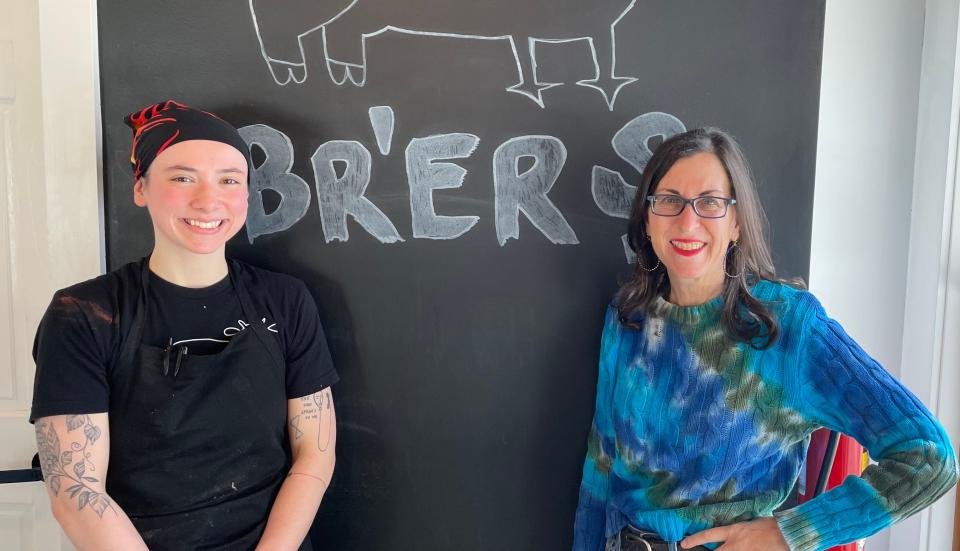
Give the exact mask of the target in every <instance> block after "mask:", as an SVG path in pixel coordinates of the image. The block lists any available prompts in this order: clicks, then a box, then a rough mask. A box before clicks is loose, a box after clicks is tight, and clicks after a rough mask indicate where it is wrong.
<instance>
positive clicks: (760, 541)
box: [680, 517, 790, 551]
mask: <svg viewBox="0 0 960 551" xmlns="http://www.w3.org/2000/svg"><path fill="white" fill-rule="evenodd" d="M720 542H723V545H721V546H720V547H718V548H717V549H716V550H715V551H790V546H788V545H787V540H785V539H783V534H782V533H781V532H780V526H779V525H778V524H777V521H776V520H775V519H774V518H773V517H763V518H758V519H754V520H751V521H749V522H738V523H736V524H731V525H729V526H717V527H716V528H710V529H708V530H704V531H702V532H697V533H696V534H692V535H690V536H687V537H685V538H683V541H681V542H680V547H682V548H684V549H689V548H691V547H696V546H698V545H703V544H705V543H720Z"/></svg>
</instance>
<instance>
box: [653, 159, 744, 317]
mask: <svg viewBox="0 0 960 551" xmlns="http://www.w3.org/2000/svg"><path fill="white" fill-rule="evenodd" d="M659 194H672V195H679V196H681V197H684V198H686V199H693V198H696V197H700V196H704V195H710V196H714V197H727V198H730V197H732V195H731V186H730V180H729V178H728V177H727V172H726V170H725V169H724V167H723V164H722V163H721V162H720V159H718V158H717V156H716V155H714V154H713V153H697V154H695V155H691V156H689V157H684V158H682V159H680V160H678V161H677V162H676V163H674V165H673V166H672V167H671V168H670V170H668V171H667V173H666V174H665V175H664V176H663V178H662V179H661V180H660V182H659V184H658V185H657V187H656V189H655V190H653V191H652V192H651V193H650V195H659ZM646 222H647V233H648V235H649V236H650V242H651V244H652V245H653V250H654V252H655V253H656V254H657V257H659V259H660V262H661V263H663V265H664V267H666V270H667V276H668V277H669V278H670V300H671V302H675V303H678V304H685V305H691V304H702V303H704V302H707V301H708V300H710V299H711V298H713V297H715V296H717V295H719V294H720V292H721V290H722V288H723V281H724V277H725V275H724V273H723V259H724V255H725V254H726V252H727V247H728V246H729V244H730V242H731V241H736V240H737V239H739V237H740V228H739V226H738V225H737V213H736V207H735V206H730V207H729V208H728V210H727V215H726V216H724V217H723V218H701V217H699V216H697V214H696V213H695V212H694V211H693V207H692V206H691V205H689V204H688V205H686V206H685V208H684V209H683V211H682V212H681V213H680V214H679V215H678V216H658V215H656V214H653V212H652V211H651V210H650V209H649V208H648V209H647V212H646Z"/></svg>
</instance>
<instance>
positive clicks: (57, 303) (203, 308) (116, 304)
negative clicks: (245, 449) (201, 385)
mask: <svg viewBox="0 0 960 551" xmlns="http://www.w3.org/2000/svg"><path fill="white" fill-rule="evenodd" d="M145 261H146V260H143V261H141V262H145ZM233 266H236V267H237V269H236V271H235V273H234V277H235V278H236V279H237V282H238V284H240V285H242V286H243V288H244V289H246V291H247V293H248V294H250V298H251V301H252V303H253V307H254V309H255V310H256V313H255V314H254V315H256V316H257V317H259V319H258V320H247V319H244V316H243V313H242V309H241V307H240V301H239V298H238V296H237V294H236V292H235V290H234V289H233V285H232V283H231V280H230V277H229V276H228V277H226V278H224V279H223V280H222V281H219V282H217V283H215V284H213V285H211V286H209V287H205V288H202V289H189V288H185V287H180V286H178V285H174V284H172V283H170V282H167V281H164V280H162V279H161V278H159V277H157V276H155V275H153V274H152V273H150V275H149V276H148V277H150V282H149V286H148V293H147V315H146V317H145V327H144V332H143V340H142V344H148V345H154V346H161V347H162V346H166V345H167V344H169V343H170V339H173V343H174V344H177V345H178V346H186V347H188V350H189V352H188V353H189V354H191V355H193V354H212V353H216V352H219V351H220V350H222V349H223V348H224V347H225V346H226V344H227V343H228V342H229V340H230V338H231V337H232V336H233V335H235V334H236V333H238V332H240V331H241V330H242V329H243V327H245V326H246V325H251V324H252V323H254V322H262V323H265V324H266V325H267V329H268V330H269V331H270V332H271V333H273V334H274V335H276V338H277V339H278V341H279V344H280V348H281V350H282V351H283V353H284V357H285V359H286V374H285V384H286V397H287V399H292V398H297V397H300V396H305V395H307V394H312V393H314V392H317V391H319V390H322V389H323V388H326V387H328V386H330V385H332V384H334V383H335V382H337V380H338V376H337V372H336V370H335V369H334V367H333V361H332V360H331V358H330V350H329V348H328V346H327V341H326V338H325V336H324V333H323V327H322V326H321V324H320V318H319V316H318V314H317V307H316V304H315V303H314V301H313V297H312V296H310V293H309V292H308V291H307V288H306V286H305V285H304V284H303V282H301V281H300V280H298V279H296V278H293V277H291V276H287V275H284V274H279V273H275V272H271V271H268V270H263V269H260V268H256V267H253V266H250V265H248V264H244V263H240V262H237V263H234V264H233ZM140 274H141V263H140V262H133V263H130V264H127V265H125V266H123V267H121V268H119V269H117V270H115V271H113V272H110V273H108V274H105V275H102V276H100V277H97V278H95V279H91V280H89V281H85V282H83V283H78V284H76V285H73V286H71V287H68V288H66V289H62V290H60V291H57V292H56V294H54V296H53V300H52V301H51V303H50V306H49V307H48V308H47V311H46V313H45V314H44V316H43V319H42V320H41V322H40V327H39V329H38V330H37V335H36V339H35V340H34V346H33V357H34V360H35V361H36V364H37V373H36V378H35V380H34V390H33V408H32V410H31V412H30V421H31V422H32V421H34V420H36V419H38V418H40V417H46V416H50V415H74V414H83V413H99V412H104V411H109V403H110V382H111V377H112V375H113V372H114V368H115V367H116V362H117V361H118V360H119V357H120V352H121V350H122V349H123V344H124V342H125V340H126V339H127V337H128V336H129V333H130V329H131V325H132V323H133V316H134V312H135V308H136V305H137V297H138V295H139V292H140V289H141V284H140V277H141V276H140Z"/></svg>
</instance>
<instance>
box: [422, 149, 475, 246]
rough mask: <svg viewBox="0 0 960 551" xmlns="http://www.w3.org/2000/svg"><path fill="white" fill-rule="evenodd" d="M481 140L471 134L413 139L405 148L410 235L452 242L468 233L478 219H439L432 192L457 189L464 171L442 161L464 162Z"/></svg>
mask: <svg viewBox="0 0 960 551" xmlns="http://www.w3.org/2000/svg"><path fill="white" fill-rule="evenodd" d="M478 143H480V138H478V137H476V136H474V135H473V134H462V133H457V134H442V135H440V136H428V137H426V138H414V139H412V140H410V143H409V144H408V145H407V151H406V158H407V183H408V184H409V186H410V213H411V215H412V220H411V221H412V225H413V236H414V237H420V238H426V239H455V238H457V237H460V236H461V235H463V234H465V233H467V232H468V231H469V230H470V228H472V227H473V226H474V225H475V224H476V223H477V220H479V219H480V217H479V216H438V215H437V213H436V211H435V210H434V206H433V190H435V189H450V188H458V187H460V186H461V185H462V184H463V177H464V176H466V174H467V171H466V170H464V169H463V168H462V167H460V166H457V165H455V164H453V163H438V162H435V161H438V160H441V159H464V158H467V157H469V156H470V155H472V154H473V152H474V150H475V149H476V148H477V144H478Z"/></svg>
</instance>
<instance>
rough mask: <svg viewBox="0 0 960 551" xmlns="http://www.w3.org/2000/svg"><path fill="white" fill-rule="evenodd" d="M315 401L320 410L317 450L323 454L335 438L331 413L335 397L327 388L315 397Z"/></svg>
mask: <svg viewBox="0 0 960 551" xmlns="http://www.w3.org/2000/svg"><path fill="white" fill-rule="evenodd" d="M313 401H314V402H315V403H316V404H317V408H318V409H319V410H320V431H319V432H318V433H317V448H318V449H319V450H320V451H322V452H323V451H327V448H329V447H330V440H331V439H332V437H333V415H332V414H331V412H330V410H331V408H332V407H333V395H332V394H331V393H330V389H329V388H325V389H323V390H321V391H320V392H317V393H316V394H314V395H313Z"/></svg>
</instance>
